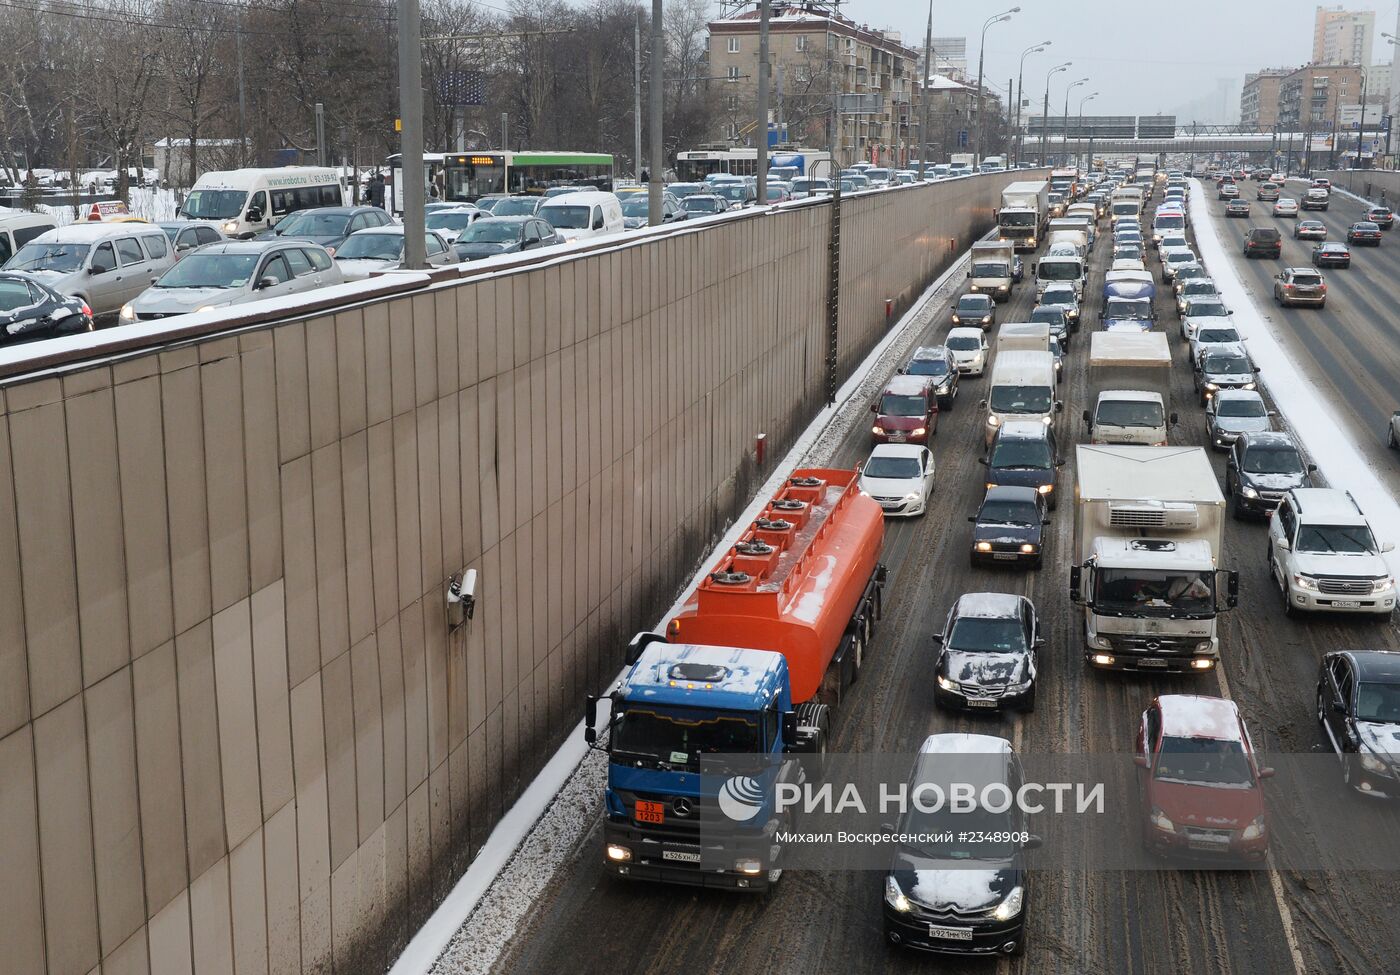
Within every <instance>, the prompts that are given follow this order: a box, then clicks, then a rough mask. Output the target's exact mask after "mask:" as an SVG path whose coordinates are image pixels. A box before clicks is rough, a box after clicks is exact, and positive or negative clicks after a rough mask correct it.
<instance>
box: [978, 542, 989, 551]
mask: <svg viewBox="0 0 1400 975" xmlns="http://www.w3.org/2000/svg"><path fill="white" fill-rule="evenodd" d="M991 550H992V543H991V542H978V543H977V551H979V552H990V551H991Z"/></svg>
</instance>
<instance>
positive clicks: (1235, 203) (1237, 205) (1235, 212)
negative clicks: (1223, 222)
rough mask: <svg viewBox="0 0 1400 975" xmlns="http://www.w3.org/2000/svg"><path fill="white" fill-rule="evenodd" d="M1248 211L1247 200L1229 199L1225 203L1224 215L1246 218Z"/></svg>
mask: <svg viewBox="0 0 1400 975" xmlns="http://www.w3.org/2000/svg"><path fill="white" fill-rule="evenodd" d="M1249 213H1250V210H1249V201H1248V200H1231V201H1230V202H1229V203H1227V204H1225V216H1227V217H1246V218H1248V216H1249Z"/></svg>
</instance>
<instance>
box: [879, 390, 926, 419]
mask: <svg viewBox="0 0 1400 975" xmlns="http://www.w3.org/2000/svg"><path fill="white" fill-rule="evenodd" d="M927 412H928V403H926V402H925V401H924V398H923V397H922V396H898V395H896V394H894V393H886V394H885V395H884V396H881V397H880V415H881V416H923V415H924V414H925V413H927Z"/></svg>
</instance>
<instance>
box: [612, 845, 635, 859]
mask: <svg viewBox="0 0 1400 975" xmlns="http://www.w3.org/2000/svg"><path fill="white" fill-rule="evenodd" d="M608 859H609V860H611V861H613V862H614V863H626V862H627V861H628V860H630V859H632V851H631V850H629V849H628V848H627V847H625V846H619V845H618V844H617V843H609V844H608Z"/></svg>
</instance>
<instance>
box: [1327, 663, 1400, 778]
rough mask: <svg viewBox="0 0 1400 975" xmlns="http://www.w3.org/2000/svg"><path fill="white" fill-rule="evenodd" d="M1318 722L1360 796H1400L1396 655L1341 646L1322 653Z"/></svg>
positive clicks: (1399, 675)
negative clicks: (1339, 648)
mask: <svg viewBox="0 0 1400 975" xmlns="http://www.w3.org/2000/svg"><path fill="white" fill-rule="evenodd" d="M1317 723H1318V725H1320V726H1321V728H1322V735H1323V739H1324V743H1325V744H1326V745H1327V746H1328V747H1329V748H1330V749H1331V750H1332V751H1333V752H1335V753H1336V755H1337V759H1338V761H1339V762H1340V763H1341V766H1342V781H1343V782H1345V783H1346V784H1347V785H1349V786H1351V788H1353V789H1355V790H1356V791H1357V792H1360V793H1361V794H1362V795H1368V796H1377V797H1381V798H1385V797H1391V798H1394V797H1397V796H1400V759H1398V758H1397V756H1400V653H1396V652H1395V651H1393V650H1339V651H1335V652H1333V653H1329V654H1327V656H1325V657H1323V658H1322V666H1321V667H1320V668H1319V669H1318V677H1317Z"/></svg>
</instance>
